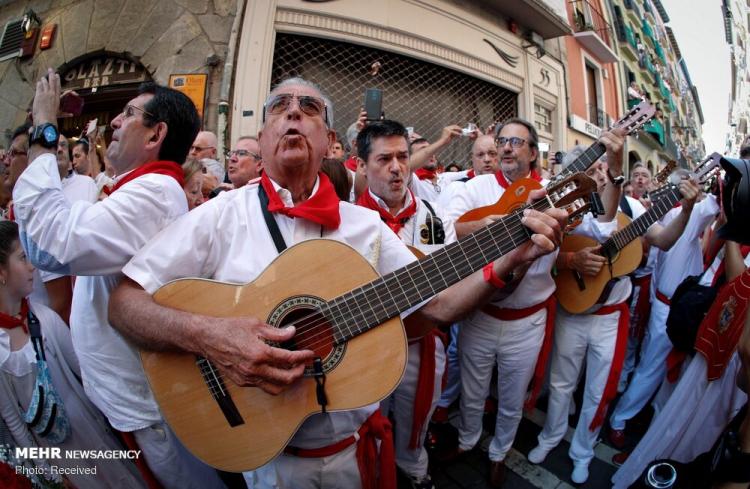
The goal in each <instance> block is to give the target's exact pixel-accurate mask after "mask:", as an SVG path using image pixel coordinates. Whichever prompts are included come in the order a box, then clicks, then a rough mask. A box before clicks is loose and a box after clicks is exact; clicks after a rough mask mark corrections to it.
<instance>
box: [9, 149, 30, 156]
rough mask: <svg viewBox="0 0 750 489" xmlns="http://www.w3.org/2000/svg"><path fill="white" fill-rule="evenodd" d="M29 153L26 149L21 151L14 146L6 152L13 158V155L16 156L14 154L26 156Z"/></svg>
mask: <svg viewBox="0 0 750 489" xmlns="http://www.w3.org/2000/svg"><path fill="white" fill-rule="evenodd" d="M28 154H29V153H28V152H26V151H19V150H17V149H14V148H10V149H9V150H8V152H7V153H6V155H7V156H10V157H11V158H12V157H14V156H26V155H28Z"/></svg>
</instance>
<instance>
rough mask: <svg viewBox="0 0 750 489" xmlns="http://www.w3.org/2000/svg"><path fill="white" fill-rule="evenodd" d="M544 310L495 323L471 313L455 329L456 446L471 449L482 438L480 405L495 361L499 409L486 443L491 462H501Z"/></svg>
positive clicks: (539, 338) (512, 431)
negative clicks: (458, 380)
mask: <svg viewBox="0 0 750 489" xmlns="http://www.w3.org/2000/svg"><path fill="white" fill-rule="evenodd" d="M546 319H547V311H546V310H545V309H542V310H540V311H537V312H535V313H534V314H532V315H531V316H529V317H526V318H523V319H519V320H516V321H500V320H499V319H495V318H493V317H491V316H488V315H486V314H484V313H482V312H476V313H475V314H474V315H473V316H471V317H470V318H469V319H468V320H467V321H465V322H463V323H462V324H461V327H460V330H459V335H458V337H459V340H458V341H459V344H460V345H461V348H460V350H459V355H458V356H459V364H460V366H461V424H460V427H459V431H458V443H459V447H460V448H461V449H462V450H471V449H472V448H473V447H474V445H476V444H477V442H478V441H479V438H480V437H481V436H482V415H483V414H484V401H485V399H486V398H487V395H488V394H489V390H490V381H491V379H492V370H493V368H494V366H495V362H497V396H498V410H497V420H496V422H495V436H494V437H493V439H492V442H491V443H490V450H489V457H490V460H492V461H493V462H499V461H502V460H504V459H505V456H506V454H507V453H508V451H509V450H510V447H511V446H512V445H513V440H514V438H515V437H516V431H517V430H518V424H519V423H520V422H521V415H522V411H523V403H524V400H525V399H526V391H527V389H528V387H529V382H530V381H531V378H532V376H533V375H534V367H535V366H536V361H537V357H538V356H539V350H540V349H541V347H542V341H543V340H544V326H545V321H546Z"/></svg>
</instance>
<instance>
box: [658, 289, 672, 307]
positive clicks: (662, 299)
mask: <svg viewBox="0 0 750 489" xmlns="http://www.w3.org/2000/svg"><path fill="white" fill-rule="evenodd" d="M656 298H657V299H659V301H660V302H661V303H662V304H666V305H668V306H671V305H672V301H670V300H669V297H667V296H666V295H664V294H662V292H661V291H660V290H659V289H656Z"/></svg>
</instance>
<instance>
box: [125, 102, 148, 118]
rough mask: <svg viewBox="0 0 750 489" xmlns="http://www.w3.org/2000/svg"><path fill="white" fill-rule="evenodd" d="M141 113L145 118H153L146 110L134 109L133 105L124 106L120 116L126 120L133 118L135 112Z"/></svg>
mask: <svg viewBox="0 0 750 489" xmlns="http://www.w3.org/2000/svg"><path fill="white" fill-rule="evenodd" d="M136 110H137V111H138V112H142V113H143V114H146V115H147V116H149V117H151V118H154V114H152V113H151V112H149V111H147V110H146V109H144V108H142V107H136V106H135V105H131V104H128V105H126V106H125V108H124V109H122V115H123V116H125V117H126V118H128V117H133V116H134V115H135V111H136Z"/></svg>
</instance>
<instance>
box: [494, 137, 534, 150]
mask: <svg viewBox="0 0 750 489" xmlns="http://www.w3.org/2000/svg"><path fill="white" fill-rule="evenodd" d="M495 142H496V143H497V146H498V147H499V148H502V147H503V146H505V145H506V144H508V143H510V146H511V147H512V148H520V147H521V146H523V145H524V144H525V143H526V140H525V139H524V138H517V137H515V136H513V137H510V138H506V137H505V136H500V137H499V138H497V139H495Z"/></svg>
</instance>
